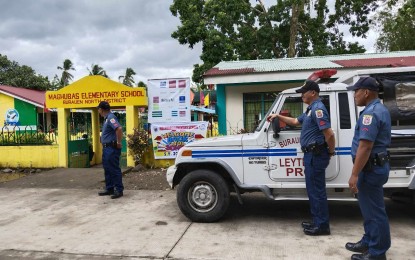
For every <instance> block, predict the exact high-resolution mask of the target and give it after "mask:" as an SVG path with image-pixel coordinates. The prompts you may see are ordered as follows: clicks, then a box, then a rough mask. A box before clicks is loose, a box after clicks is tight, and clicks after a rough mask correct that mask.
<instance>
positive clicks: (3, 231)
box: [0, 188, 415, 260]
mask: <svg viewBox="0 0 415 260" xmlns="http://www.w3.org/2000/svg"><path fill="white" fill-rule="evenodd" d="M97 192H98V190H85V189H45V188H36V189H35V188H17V189H9V188H0V201H1V207H0V259H6V260H8V259H25V260H26V259H255V260H256V259H302V260H303V259H350V256H351V252H348V251H347V250H346V249H344V244H345V243H346V242H348V241H353V242H355V240H356V239H360V236H361V234H362V232H363V230H362V219H361V217H360V212H359V208H358V206H357V204H356V203H354V202H330V213H331V219H332V222H331V225H332V235H331V236H323V237H308V236H305V235H303V232H302V230H301V228H300V223H301V221H302V220H305V219H307V218H308V202H306V201H279V202H277V201H275V202H274V201H269V200H267V199H265V198H264V197H263V196H262V195H256V194H251V195H243V197H244V201H245V204H244V205H242V206H241V205H239V204H237V200H236V198H234V197H233V198H232V201H231V203H232V204H231V208H230V210H229V212H228V214H226V216H225V218H224V219H223V220H222V221H221V222H219V223H212V224H203V223H191V222H189V221H188V220H187V219H186V218H185V217H184V216H183V215H182V214H181V212H180V210H179V209H178V207H177V204H176V196H175V191H141V190H139V191H125V196H124V197H123V198H121V199H118V200H111V199H110V198H109V197H99V196H97ZM387 206H388V213H389V216H390V219H391V230H392V248H391V249H390V250H389V252H388V255H387V256H388V259H396V260H402V259H413V258H414V256H415V235H414V234H415V218H414V217H415V210H414V206H411V207H408V205H406V204H399V203H392V202H390V201H388V203H387Z"/></svg>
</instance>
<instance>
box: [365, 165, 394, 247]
mask: <svg viewBox="0 0 415 260" xmlns="http://www.w3.org/2000/svg"><path fill="white" fill-rule="evenodd" d="M389 167H390V166H389V163H387V164H385V165H384V166H383V167H380V166H373V171H368V172H365V171H362V172H360V173H359V179H358V182H357V188H358V189H359V193H358V198H359V206H360V211H361V212H362V216H363V219H364V222H363V226H364V230H365V234H364V235H363V238H362V242H363V243H365V244H366V245H368V246H369V253H370V254H371V255H381V254H384V253H385V252H386V251H387V250H388V249H389V247H390V246H391V238H390V229H389V220H388V216H387V214H386V210H385V201H384V198H383V184H385V183H386V182H387V181H388V178H389Z"/></svg>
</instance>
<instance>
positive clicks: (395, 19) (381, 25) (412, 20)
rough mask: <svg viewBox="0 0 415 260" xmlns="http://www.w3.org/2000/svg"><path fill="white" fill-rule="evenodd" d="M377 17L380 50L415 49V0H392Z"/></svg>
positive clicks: (377, 41)
mask: <svg viewBox="0 0 415 260" xmlns="http://www.w3.org/2000/svg"><path fill="white" fill-rule="evenodd" d="M376 18H377V19H376V20H377V23H376V27H375V28H376V29H377V31H378V32H379V37H378V39H377V40H376V49H377V50H378V51H381V52H383V51H405V50H414V49H415V0H407V1H402V0H401V1H399V0H398V1H397V0H391V1H389V2H388V3H387V4H386V5H385V6H384V9H383V10H381V11H380V12H379V13H378V14H377V16H376Z"/></svg>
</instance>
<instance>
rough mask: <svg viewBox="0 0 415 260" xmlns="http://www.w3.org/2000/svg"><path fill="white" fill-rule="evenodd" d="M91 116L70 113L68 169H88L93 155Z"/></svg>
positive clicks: (88, 114)
mask: <svg viewBox="0 0 415 260" xmlns="http://www.w3.org/2000/svg"><path fill="white" fill-rule="evenodd" d="M90 122H91V114H90V113H71V114H70V117H69V118H68V122H67V124H68V167H69V168H88V167H90V161H91V159H92V158H91V157H92V155H93V151H92V144H91V137H92V135H91V132H92V131H91V124H90Z"/></svg>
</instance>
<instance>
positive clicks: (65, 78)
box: [51, 59, 146, 90]
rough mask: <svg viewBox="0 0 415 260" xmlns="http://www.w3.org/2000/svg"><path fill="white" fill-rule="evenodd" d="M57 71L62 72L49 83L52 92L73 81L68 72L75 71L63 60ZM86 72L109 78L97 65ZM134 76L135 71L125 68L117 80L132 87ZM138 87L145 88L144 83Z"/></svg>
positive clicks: (69, 62)
mask: <svg viewBox="0 0 415 260" xmlns="http://www.w3.org/2000/svg"><path fill="white" fill-rule="evenodd" d="M58 69H59V70H62V76H61V77H60V79H59V77H58V75H55V77H54V79H53V81H52V83H51V84H52V87H51V89H52V90H58V89H60V88H63V87H65V86H67V85H69V82H70V81H71V80H72V79H73V75H72V74H71V73H70V71H71V70H75V68H74V66H73V63H72V61H71V60H69V59H65V60H64V61H63V66H58ZM87 70H88V72H89V75H90V76H92V75H99V76H103V77H106V78H109V77H108V75H107V72H106V71H105V70H104V69H103V68H102V67H101V66H99V65H98V64H92V65H91V67H90V68H87ZM134 75H136V73H135V71H134V70H133V69H132V68H127V69H126V70H125V75H122V76H119V77H118V80H119V81H120V82H121V83H122V84H124V85H126V86H129V87H134V86H135V81H134ZM138 86H141V87H146V86H145V83H144V82H142V81H140V82H139V83H138Z"/></svg>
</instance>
